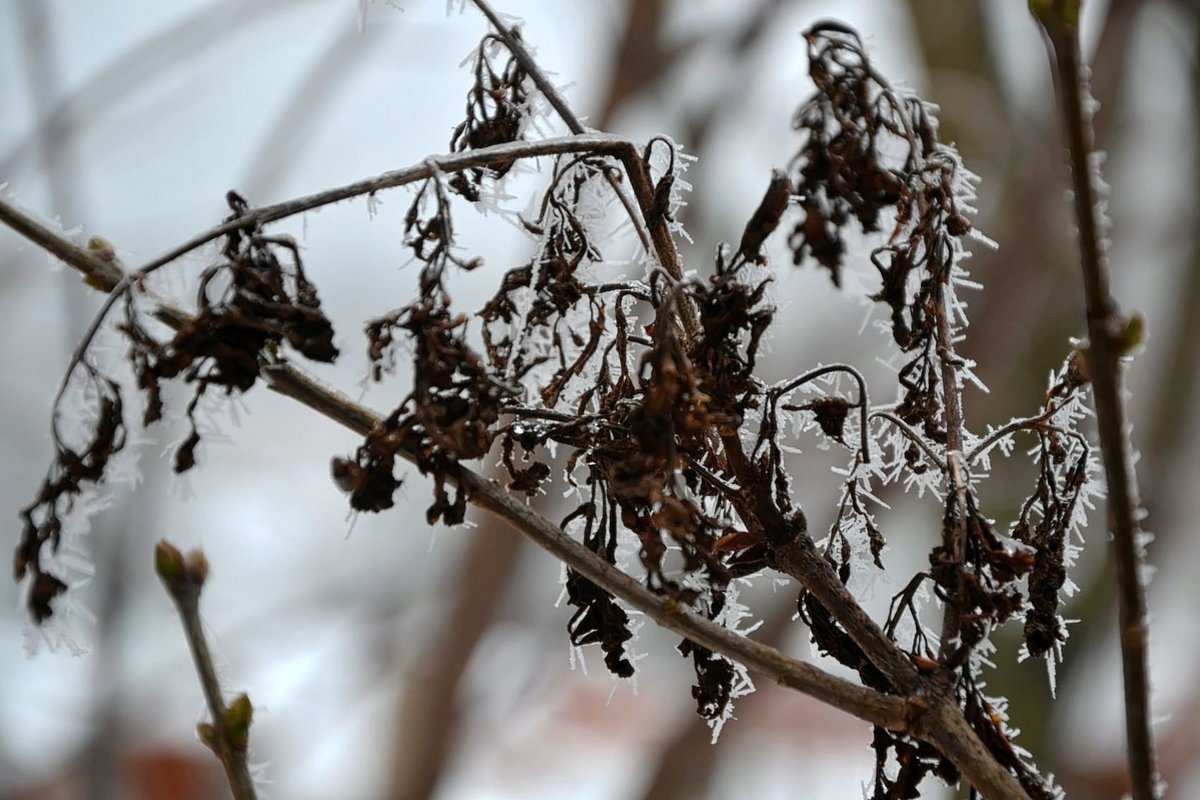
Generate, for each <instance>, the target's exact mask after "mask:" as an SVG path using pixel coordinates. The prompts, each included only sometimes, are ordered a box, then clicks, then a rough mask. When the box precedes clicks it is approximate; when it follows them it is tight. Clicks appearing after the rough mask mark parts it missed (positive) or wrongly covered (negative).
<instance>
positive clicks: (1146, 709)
mask: <svg viewBox="0 0 1200 800" xmlns="http://www.w3.org/2000/svg"><path fill="white" fill-rule="evenodd" d="M1081 5H1082V2H1081V0H1031V2H1030V9H1031V10H1032V11H1033V13H1034V16H1035V17H1036V18H1037V20H1038V22H1039V23H1040V24H1041V26H1042V29H1043V30H1044V31H1045V33H1046V38H1047V40H1048V42H1049V46H1050V53H1051V59H1052V61H1053V65H1052V66H1053V71H1054V76H1055V82H1056V84H1057V88H1058V97H1059V102H1060V103H1061V106H1062V114H1063V124H1064V127H1065V134H1066V140H1067V148H1068V151H1069V157H1070V168H1071V187H1072V190H1073V191H1074V195H1075V216H1076V221H1077V224H1078V227H1079V250H1080V266H1081V268H1082V270H1083V289H1084V298H1085V300H1086V306H1087V327H1088V341H1089V346H1088V352H1087V356H1088V364H1089V367H1090V373H1091V375H1090V377H1091V381H1092V395H1093V397H1094V398H1095V404H1096V422H1097V428H1098V430H1099V435H1100V452H1101V455H1102V457H1103V460H1104V472H1105V477H1106V478H1107V481H1108V524H1109V527H1110V529H1111V530H1112V535H1113V548H1114V554H1115V556H1116V566H1117V595H1118V603H1119V609H1120V611H1119V620H1120V642H1121V666H1122V672H1123V675H1124V683H1125V736H1126V744H1127V747H1128V751H1129V752H1128V759H1129V771H1130V779H1131V781H1132V785H1133V797H1134V800H1153V798H1156V797H1158V796H1159V795H1158V791H1157V786H1156V784H1157V780H1158V776H1157V768H1156V765H1155V752H1154V739H1153V735H1152V732H1151V730H1150V696H1149V695H1150V690H1149V676H1148V671H1149V668H1148V664H1147V652H1146V651H1147V646H1146V645H1147V638H1148V629H1147V622H1146V591H1145V586H1144V585H1143V571H1142V568H1141V567H1142V558H1143V554H1142V552H1141V543H1140V541H1139V540H1140V538H1141V536H1142V533H1141V531H1140V529H1139V526H1138V521H1137V510H1138V499H1137V483H1136V478H1135V476H1134V473H1133V466H1132V460H1131V454H1130V442H1129V437H1128V428H1127V423H1126V419H1125V407H1124V402H1123V400H1122V397H1121V357H1122V355H1123V354H1124V352H1125V350H1126V349H1127V345H1126V338H1125V333H1126V326H1127V324H1128V323H1127V322H1126V321H1125V320H1124V319H1123V318H1122V316H1121V314H1120V312H1119V310H1118V308H1117V304H1116V301H1115V300H1114V299H1113V297H1112V294H1111V291H1110V287H1109V278H1108V267H1107V263H1106V260H1105V252H1104V239H1103V237H1104V231H1103V226H1102V222H1101V218H1100V209H1099V208H1098V203H1099V201H1100V195H1099V187H1098V185H1097V183H1098V175H1097V173H1096V171H1095V169H1094V168H1095V164H1094V163H1093V159H1094V158H1095V155H1094V141H1093V137H1094V134H1093V131H1092V115H1091V109H1090V103H1091V98H1090V96H1089V94H1088V85H1087V74H1086V71H1085V68H1084V65H1083V60H1082V57H1081V55H1080V50H1079V30H1078V23H1079V13H1080V7H1081Z"/></svg>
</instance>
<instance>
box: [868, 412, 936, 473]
mask: <svg viewBox="0 0 1200 800" xmlns="http://www.w3.org/2000/svg"><path fill="white" fill-rule="evenodd" d="M871 419H883V420H887V421H888V422H890V423H892V424H893V425H895V426H896V430H898V431H900V432H901V433H902V434H904V436H905V438H907V439H908V440H909V441H910V442H912V443H913V444H915V445H916V446H917V447H919V448H921V450H922V452H924V453H925V456H926V458H928V459H929V460H930V461H932V462H933V463H934V464H936V465H937V468H938V470H939V471H941V472H945V471H946V462H945V461H944V460H942V458H941V456H939V455H938V454H937V453H935V452H934V451H933V448H932V447H930V446H929V444H928V443H927V442H926V441H925V439H924V438H922V437H921V434H919V433H917V432H916V431H914V430H913V429H912V426H911V425H909V424H908V423H907V422H905V421H904V420H902V419H900V418H899V417H897V416H896V415H895V414H892V413H890V412H888V411H872V412H871Z"/></svg>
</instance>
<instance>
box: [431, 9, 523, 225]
mask: <svg viewBox="0 0 1200 800" xmlns="http://www.w3.org/2000/svg"><path fill="white" fill-rule="evenodd" d="M513 35H514V36H519V34H518V33H517V32H515V31H514V33H513ZM501 50H503V51H504V52H506V53H507V49H506V45H505V44H504V40H503V39H501V37H499V36H495V35H488V36H485V37H483V40H482V41H481V42H480V43H479V48H478V49H477V50H476V52H475V59H474V61H475V63H474V73H475V82H474V84H473V85H472V86H471V91H470V92H468V94H467V114H466V119H464V120H463V121H462V122H461V123H459V125H458V127H456V128H455V129H454V134H453V135H452V136H451V137H450V151H451V152H452V153H462V152H465V151H467V150H478V149H480V148H484V147H490V146H491V145H496V144H505V143H508V142H515V141H518V140H520V138H521V135H522V133H523V132H524V128H525V126H526V124H527V120H528V117H529V103H530V100H531V89H530V85H529V83H528V77H529V76H528V75H527V74H526V72H525V70H524V69H522V67H521V64H520V62H519V61H517V59H515V58H513V57H512V56H511V55H509V58H508V60H507V61H506V62H505V64H504V66H503V67H500V68H497V66H496V57H497V55H498V53H499V51H501ZM513 163H514V162H511V161H509V162H506V163H502V164H496V165H493V166H492V168H491V169H490V170H483V169H478V168H475V169H469V170H465V171H463V172H460V173H458V174H457V175H455V176H454V177H453V178H452V179H451V180H450V182H449V186H450V188H451V189H452V190H454V191H455V192H457V193H458V194H460V195H462V196H463V197H465V198H466V199H468V200H470V201H472V202H475V201H476V200H478V199H479V196H480V195H479V187H480V185H481V184H482V182H483V180H484V178H485V177H486V176H487V175H489V174H490V176H491V177H492V178H500V177H503V176H504V175H505V174H506V173H507V172H508V171H509V170H510V169H512V166H513Z"/></svg>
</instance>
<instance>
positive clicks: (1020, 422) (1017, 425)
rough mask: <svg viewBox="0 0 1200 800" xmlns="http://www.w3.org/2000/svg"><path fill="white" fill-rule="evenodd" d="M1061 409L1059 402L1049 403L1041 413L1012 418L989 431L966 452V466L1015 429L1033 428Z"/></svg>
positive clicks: (1015, 430)
mask: <svg viewBox="0 0 1200 800" xmlns="http://www.w3.org/2000/svg"><path fill="white" fill-rule="evenodd" d="M1061 410H1062V405H1061V404H1059V405H1057V406H1056V405H1051V406H1050V408H1048V409H1046V410H1045V411H1043V412H1042V413H1041V414H1038V415H1037V416H1036V417H1026V418H1025V419H1014V420H1013V421H1012V422H1010V423H1008V424H1007V425H1005V426H1003V427H1001V428H997V429H996V430H995V431H993V432H992V433H991V435H990V436H988V437H986V438H985V439H984V440H983V441H981V442H980V443H979V444H977V445H975V447H973V448H972V449H971V452H969V453H967V456H966V459H967V466H968V467H969V466H970V465H972V464H974V463H975V459H977V458H979V457H980V456H982V455H983V454H984V453H986V452H987V451H988V450H989V449H990V448H991V447H992V446H994V445H995V444H996V443H997V442H999V441H1001V440H1002V439H1004V438H1006V437H1008V436H1009V435H1011V434H1014V433H1016V432H1017V431H1025V430H1030V429H1032V428H1035V427H1037V425H1038V424H1039V423H1042V422H1045V421H1046V420H1048V419H1050V418H1051V417H1053V416H1054V415H1055V414H1057V413H1058V412H1059V411H1061Z"/></svg>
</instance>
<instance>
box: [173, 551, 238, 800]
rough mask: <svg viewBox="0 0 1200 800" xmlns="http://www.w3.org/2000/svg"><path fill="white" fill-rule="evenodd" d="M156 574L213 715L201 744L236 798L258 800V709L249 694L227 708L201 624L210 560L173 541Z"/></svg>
mask: <svg viewBox="0 0 1200 800" xmlns="http://www.w3.org/2000/svg"><path fill="white" fill-rule="evenodd" d="M154 571H155V572H156V573H157V574H158V577H159V578H160V579H161V580H162V582H163V586H165V587H166V589H167V593H168V594H169V595H171V600H173V601H174V602H175V608H176V610H178V611H179V619H180V621H181V622H182V623H183V633H184V635H185V636H186V637H187V640H188V647H189V648H190V649H191V651H192V660H193V661H194V662H195V663H196V672H197V674H198V675H199V676H200V687H201V688H202V689H203V690H204V699H205V701H206V702H207V703H208V712H209V714H210V715H211V716H212V722H211V723H201V724H200V726H199V727H198V728H197V732H198V733H199V734H200V741H201V742H203V743H204V744H205V745H206V746H207V747H208V748H209V749H210V750H212V751H213V753H214V754H215V755H216V756H217V758H218V759H220V761H221V766H223V767H224V768H225V777H226V778H227V779H228V780H229V788H230V789H232V790H233V796H234V797H235V798H236V800H255V798H256V797H257V794H256V792H255V790H254V781H253V779H251V777H250V768H249V766H248V765H247V763H246V749H247V746H248V744H249V741H250V718H251V716H252V715H253V711H254V709H253V707H252V706H251V705H250V698H249V697H247V696H246V695H244V694H243V695H239V696H238V697H237V698H236V699H235V700H234V701H233V703H232V704H230V705H229V706H226V705H225V700H224V698H222V696H221V686H220V683H219V682H218V681H217V670H216V668H215V667H214V666H213V661H212V654H211V653H210V652H209V650H208V641H207V640H206V639H205V637H204V629H203V626H202V625H201V623H200V590H201V589H202V588H203V587H204V581H205V579H206V578H207V577H208V561H207V559H205V558H204V553H202V552H200V551H199V550H193V551H191V552H190V553H188V554H187V556H186V557H185V556H184V555H183V554H182V553H180V552H179V550H177V549H176V548H175V547H173V546H172V545H170V544H168V543H167V542H159V543H158V545H157V546H156V547H155V548H154Z"/></svg>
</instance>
